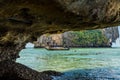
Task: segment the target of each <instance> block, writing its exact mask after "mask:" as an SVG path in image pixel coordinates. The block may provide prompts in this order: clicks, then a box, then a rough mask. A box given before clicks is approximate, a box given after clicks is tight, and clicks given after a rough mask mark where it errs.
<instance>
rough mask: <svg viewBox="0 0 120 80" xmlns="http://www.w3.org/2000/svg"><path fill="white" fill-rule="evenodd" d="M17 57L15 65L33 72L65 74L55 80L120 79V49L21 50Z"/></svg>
mask: <svg viewBox="0 0 120 80" xmlns="http://www.w3.org/2000/svg"><path fill="white" fill-rule="evenodd" d="M19 55H20V58H18V59H17V62H18V63H22V64H24V65H26V66H28V67H30V68H32V69H34V70H37V71H40V72H41V71H46V70H55V71H59V72H63V73H64V75H63V76H61V77H54V80H120V48H71V49H70V50H54V51H51V50H46V49H44V48H38V49H23V50H22V51H21V52H20V54H19ZM68 74H69V75H68ZM81 76H82V77H83V76H89V78H90V77H92V78H91V79H87V78H83V79H82V77H81ZM93 77H94V79H93Z"/></svg>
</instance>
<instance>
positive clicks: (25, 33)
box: [0, 0, 120, 80]
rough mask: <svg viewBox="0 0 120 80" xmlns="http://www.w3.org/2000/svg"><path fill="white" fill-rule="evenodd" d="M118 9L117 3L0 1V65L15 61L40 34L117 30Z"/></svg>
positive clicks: (110, 0)
mask: <svg viewBox="0 0 120 80" xmlns="http://www.w3.org/2000/svg"><path fill="white" fill-rule="evenodd" d="M119 5H120V0H92V1H91V0H0V62H1V61H4V60H12V61H15V59H16V58H17V57H18V53H19V51H20V50H21V49H22V48H24V45H25V43H26V42H27V41H28V40H31V41H32V40H33V39H36V36H38V35H41V34H43V33H56V32H57V31H60V32H64V31H68V30H82V29H96V28H104V27H110V26H117V25H119V24H120V23H119V22H120V6H119ZM4 63H6V62H4ZM7 64H9V62H8V63H6V65H7ZM12 64H13V63H12ZM2 65H3V64H2V63H1V64H0V66H1V67H2ZM24 68H27V67H24ZM2 69H3V71H4V70H5V69H6V67H4V66H3V67H2ZM8 69H9V70H8ZM8 69H7V70H8V71H10V70H14V69H11V68H10V67H8ZM19 69H21V68H19ZM7 70H6V71H7ZM28 71H29V70H28ZM8 73H10V72H8ZM23 73H24V72H21V73H20V74H21V75H22V74H23ZM28 73H29V72H28ZM5 74H7V73H5ZM29 74H31V73H29ZM1 75H3V74H2V73H1ZM23 76H26V77H27V74H24V75H23ZM29 77H30V76H29ZM30 78H31V77H30ZM33 78H35V77H33ZM25 79H26V78H25ZM32 80H34V79H32Z"/></svg>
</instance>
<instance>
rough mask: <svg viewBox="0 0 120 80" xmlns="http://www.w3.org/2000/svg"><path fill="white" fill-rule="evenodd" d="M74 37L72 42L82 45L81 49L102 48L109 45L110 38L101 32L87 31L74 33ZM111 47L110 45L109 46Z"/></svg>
mask: <svg viewBox="0 0 120 80" xmlns="http://www.w3.org/2000/svg"><path fill="white" fill-rule="evenodd" d="M71 34H72V35H74V37H73V38H72V42H73V43H75V44H77V45H80V46H81V47H87V46H88V47H89V46H90V47H91V46H93V47H100V46H106V44H108V42H109V41H108V38H106V37H105V35H104V34H103V33H102V31H100V30H85V31H80V32H79V31H74V32H72V33H71ZM108 46H109V44H108Z"/></svg>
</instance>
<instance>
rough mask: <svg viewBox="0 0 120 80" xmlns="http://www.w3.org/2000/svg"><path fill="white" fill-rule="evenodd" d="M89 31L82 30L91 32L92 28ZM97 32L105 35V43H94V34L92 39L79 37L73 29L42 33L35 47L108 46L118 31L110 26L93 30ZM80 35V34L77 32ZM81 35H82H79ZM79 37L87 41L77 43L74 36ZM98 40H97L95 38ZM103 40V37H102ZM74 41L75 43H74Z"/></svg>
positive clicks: (117, 34) (115, 37) (116, 36)
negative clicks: (56, 32) (57, 32)
mask: <svg viewBox="0 0 120 80" xmlns="http://www.w3.org/2000/svg"><path fill="white" fill-rule="evenodd" d="M88 31H89V32H85V31H82V32H83V33H84V32H85V33H91V32H92V31H93V30H88ZM94 31H97V32H99V31H100V32H101V33H102V34H101V36H102V37H105V38H106V39H107V40H106V42H105V43H103V42H102V40H101V43H99V44H97V43H94V41H95V40H94V39H96V38H97V35H95V36H94V39H93V38H92V40H94V41H92V42H90V41H91V40H88V39H84V38H85V37H84V38H83V37H81V38H80V36H78V34H77V33H80V32H77V33H74V31H68V32H65V33H61V34H60V33H59V34H49V35H48V34H44V35H42V36H40V37H39V38H38V39H37V41H36V42H35V46H36V47H45V46H48V45H49V46H56V47H57V46H69V47H110V46H111V45H112V44H111V43H112V42H114V41H115V40H116V39H117V38H118V37H119V31H118V27H110V28H104V29H97V30H94ZM79 35H81V34H79ZM81 36H82V35H81ZM87 36H89V37H91V36H93V34H91V35H90V34H88V35H87ZM77 37H78V38H80V39H81V40H84V41H87V42H88V43H87V44H86V43H85V42H84V43H83V44H84V45H82V44H79V43H80V41H77V39H75V38H77ZM86 38H87V37H86ZM97 41H98V40H97ZM104 41H105V39H104ZM75 42H76V43H75Z"/></svg>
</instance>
